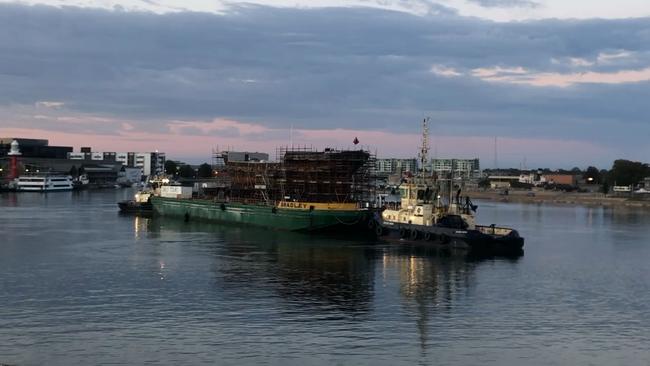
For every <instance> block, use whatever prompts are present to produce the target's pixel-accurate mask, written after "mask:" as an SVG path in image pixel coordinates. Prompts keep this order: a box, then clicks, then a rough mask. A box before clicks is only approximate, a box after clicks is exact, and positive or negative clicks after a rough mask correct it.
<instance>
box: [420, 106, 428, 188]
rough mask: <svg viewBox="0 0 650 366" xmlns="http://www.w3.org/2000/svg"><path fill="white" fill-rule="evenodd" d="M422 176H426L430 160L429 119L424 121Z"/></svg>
mask: <svg viewBox="0 0 650 366" xmlns="http://www.w3.org/2000/svg"><path fill="white" fill-rule="evenodd" d="M418 155H419V157H420V175H421V176H422V177H424V176H425V175H426V166H427V162H428V160H429V117H426V118H425V119H423V120H422V146H421V147H420V153H419V154H418Z"/></svg>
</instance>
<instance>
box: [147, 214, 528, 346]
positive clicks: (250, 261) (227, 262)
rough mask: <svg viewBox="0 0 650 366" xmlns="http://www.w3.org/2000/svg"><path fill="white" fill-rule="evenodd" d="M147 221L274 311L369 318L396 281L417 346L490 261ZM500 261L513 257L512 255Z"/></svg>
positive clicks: (227, 291)
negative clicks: (435, 316) (270, 301)
mask: <svg viewBox="0 0 650 366" xmlns="http://www.w3.org/2000/svg"><path fill="white" fill-rule="evenodd" d="M139 220H143V219H139ZM145 220H147V230H148V232H149V234H153V235H155V237H156V239H157V240H156V242H155V243H170V242H179V243H180V244H181V245H182V246H183V250H188V251H194V252H196V254H198V255H207V256H209V257H210V260H211V262H212V264H211V268H212V271H213V274H214V286H215V291H218V292H219V293H220V294H224V295H225V296H232V297H243V298H248V299H251V301H257V299H260V298H266V299H267V300H268V299H274V300H275V303H276V305H275V306H277V311H278V312H281V313H284V314H285V315H291V316H292V317H295V316H299V317H300V318H304V321H310V319H311V317H313V319H314V320H323V319H330V320H331V319H343V318H345V319H360V318H367V317H368V316H370V314H371V313H372V312H373V310H374V309H376V308H377V307H378V306H379V307H381V306H382V304H381V302H382V301H384V300H382V299H378V298H377V297H376V296H375V295H376V290H377V286H380V287H387V288H395V289H396V292H397V293H396V295H397V296H399V298H401V304H402V306H403V308H404V309H403V310H404V311H405V312H406V313H408V314H411V315H412V316H413V319H414V324H415V326H416V327H417V333H418V334H419V339H420V344H421V349H422V350H425V349H426V344H427V340H428V339H429V330H430V329H431V328H432V327H433V326H434V324H432V323H431V320H430V319H431V317H432V314H435V313H449V312H451V311H452V310H453V308H454V306H455V304H456V303H457V302H463V301H464V300H465V297H464V296H465V295H466V294H467V293H468V292H469V291H471V289H472V288H473V287H474V284H475V282H476V281H475V277H476V271H475V270H476V268H477V267H478V266H480V265H481V264H482V263H484V262H489V261H493V260H494V259H493V258H485V257H483V258H482V257H471V256H468V255H467V253H466V252H464V251H458V252H451V251H448V250H440V249H436V248H431V247H426V246H413V245H402V244H387V243H377V242H375V241H369V240H366V239H363V238H348V239H343V238H338V239H332V238H331V237H327V236H323V235H310V234H302V233H291V232H281V231H272V230H265V229H257V228H243V227H233V226H226V225H215V224H209V223H202V222H189V223H186V222H182V221H180V220H169V219H166V218H154V219H145ZM136 227H138V228H139V227H140V226H139V225H136ZM138 230H139V229H138ZM182 238H185V240H184V241H182V242H180V241H179V240H182ZM161 253H162V252H161ZM499 260H500V261H503V260H505V261H510V262H512V263H516V262H517V260H518V257H517V256H515V257H512V258H508V259H499ZM158 261H159V262H160V263H165V258H158ZM168 270H169V269H168ZM389 316H390V314H389Z"/></svg>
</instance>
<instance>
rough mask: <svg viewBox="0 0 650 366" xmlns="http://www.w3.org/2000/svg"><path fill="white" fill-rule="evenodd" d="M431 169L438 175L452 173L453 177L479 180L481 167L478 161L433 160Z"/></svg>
mask: <svg viewBox="0 0 650 366" xmlns="http://www.w3.org/2000/svg"><path fill="white" fill-rule="evenodd" d="M431 168H432V169H433V171H434V172H436V173H438V174H448V173H452V175H453V176H454V177H460V178H466V179H473V178H480V176H481V166H480V163H479V159H478V158H476V159H433V160H432V161H431Z"/></svg>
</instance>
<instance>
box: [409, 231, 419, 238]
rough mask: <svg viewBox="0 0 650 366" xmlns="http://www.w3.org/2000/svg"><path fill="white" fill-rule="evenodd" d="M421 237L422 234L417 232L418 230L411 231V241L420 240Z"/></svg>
mask: <svg viewBox="0 0 650 366" xmlns="http://www.w3.org/2000/svg"><path fill="white" fill-rule="evenodd" d="M419 236H420V233H419V232H418V231H417V229H411V232H410V233H409V239H411V240H418V237H419Z"/></svg>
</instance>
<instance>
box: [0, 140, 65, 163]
mask: <svg viewBox="0 0 650 366" xmlns="http://www.w3.org/2000/svg"><path fill="white" fill-rule="evenodd" d="M13 141H16V142H18V145H19V146H20V152H21V155H22V157H23V158H44V159H65V158H66V157H67V154H68V153H69V152H72V147H70V146H50V145H49V141H48V140H44V139H26V138H21V137H0V157H6V156H8V154H9V152H10V151H11V143H12V142H13Z"/></svg>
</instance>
